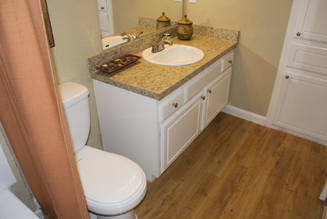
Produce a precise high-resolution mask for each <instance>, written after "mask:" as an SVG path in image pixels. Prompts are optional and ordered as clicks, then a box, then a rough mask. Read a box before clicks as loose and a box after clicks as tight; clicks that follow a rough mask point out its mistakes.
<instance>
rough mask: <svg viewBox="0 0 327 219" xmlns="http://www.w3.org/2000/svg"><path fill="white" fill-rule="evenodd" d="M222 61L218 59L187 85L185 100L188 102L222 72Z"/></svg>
mask: <svg viewBox="0 0 327 219" xmlns="http://www.w3.org/2000/svg"><path fill="white" fill-rule="evenodd" d="M220 66H221V61H220V60H218V61H217V62H215V63H214V64H212V65H211V66H210V67H209V68H207V69H205V70H204V71H203V72H202V73H200V74H199V75H197V76H196V77H195V78H193V79H192V80H191V81H189V82H188V83H187V84H186V85H185V92H184V101H185V102H187V101H188V100H189V99H191V98H192V97H193V96H194V95H195V94H197V93H198V92H199V91H200V90H202V89H203V88H204V87H205V86H206V85H207V84H209V83H210V82H211V81H212V80H214V79H215V78H216V77H218V75H219V74H220Z"/></svg>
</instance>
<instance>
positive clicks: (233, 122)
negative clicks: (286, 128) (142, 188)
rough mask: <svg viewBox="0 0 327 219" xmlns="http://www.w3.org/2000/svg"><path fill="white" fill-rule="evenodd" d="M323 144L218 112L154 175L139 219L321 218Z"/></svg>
mask: <svg viewBox="0 0 327 219" xmlns="http://www.w3.org/2000/svg"><path fill="white" fill-rule="evenodd" d="M326 178H327V147H325V146H322V145H319V144H317V143H314V142H310V141H308V140H305V139H301V138H298V137H295V136H292V135H289V134H286V133H283V132H280V131H277V130H274V129H270V128H267V127H264V126H261V125H258V124H255V123H251V122H249V121H246V120H243V119H240V118H237V117H234V116H231V115H228V114H225V113H220V114H219V115H218V116H217V117H216V118H215V119H214V120H213V121H212V122H211V123H210V124H209V125H208V127H207V128H206V129H205V130H204V131H203V132H202V133H201V134H200V135H199V137H198V138H197V139H195V141H194V142H193V143H192V144H191V145H190V146H189V147H188V148H187V149H186V150H185V151H184V152H183V153H182V155H181V156H180V157H179V158H178V159H176V161H175V162H174V163H173V164H172V165H171V166H170V167H168V169H167V170H166V171H165V172H164V173H163V174H162V175H161V176H160V177H159V178H158V179H156V180H155V181H154V182H152V183H148V191H147V195H146V197H145V199H144V200H143V201H142V202H141V204H140V205H139V206H138V207H137V208H136V214H137V215H138V218H139V219H184V218H185V219H186V218H187V219H211V218H212V219H274V218H276V219H316V218H317V219H318V218H319V219H321V218H322V215H323V210H324V207H325V205H326V202H322V201H321V200H319V195H320V192H321V190H322V187H323V185H324V182H325V180H326Z"/></svg>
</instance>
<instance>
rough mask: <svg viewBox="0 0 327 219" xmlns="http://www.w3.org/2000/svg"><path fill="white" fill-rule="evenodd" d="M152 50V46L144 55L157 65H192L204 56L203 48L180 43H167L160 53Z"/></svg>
mask: <svg viewBox="0 0 327 219" xmlns="http://www.w3.org/2000/svg"><path fill="white" fill-rule="evenodd" d="M151 50H152V48H148V49H146V50H144V51H143V53H142V56H143V58H144V59H145V60H146V61H148V62H151V63H153V64H157V65H167V66H181V65H190V64H194V63H196V62H199V61H201V60H202V59H203V57H204V53H203V52H202V50H201V49H198V48H195V47H193V46H185V45H179V44H173V45H171V46H169V45H165V49H164V50H162V51H160V52H158V53H152V52H151Z"/></svg>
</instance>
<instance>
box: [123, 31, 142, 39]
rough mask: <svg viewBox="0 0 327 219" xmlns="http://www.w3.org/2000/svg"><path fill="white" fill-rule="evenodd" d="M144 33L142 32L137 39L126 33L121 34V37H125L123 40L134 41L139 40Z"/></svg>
mask: <svg viewBox="0 0 327 219" xmlns="http://www.w3.org/2000/svg"><path fill="white" fill-rule="evenodd" d="M142 33H143V31H141V32H140V33H138V34H137V35H136V36H135V37H133V36H132V34H130V33H125V32H124V33H122V34H120V36H122V37H123V40H127V41H133V40H135V39H137V38H139V37H140V35H141V34H142Z"/></svg>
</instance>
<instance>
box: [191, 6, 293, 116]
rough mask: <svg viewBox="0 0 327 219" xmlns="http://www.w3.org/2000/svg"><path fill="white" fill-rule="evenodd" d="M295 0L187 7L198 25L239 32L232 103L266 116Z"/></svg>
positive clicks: (233, 76)
mask: <svg viewBox="0 0 327 219" xmlns="http://www.w3.org/2000/svg"><path fill="white" fill-rule="evenodd" d="M292 2H293V0H274V1H267V0H266V1H262V0H245V1H239V0H201V1H197V3H196V4H189V5H188V12H187V14H188V18H189V19H190V20H192V21H193V22H194V23H197V24H204V25H209V26H215V27H222V28H229V29H237V30H240V39H239V45H238V47H237V48H236V49H235V62H234V65H233V75H232V82H231V90H230V104H231V105H233V106H235V107H238V108H241V109H244V110H247V111H250V112H253V113H256V114H259V115H262V116H266V113H267V110H268V106H269V102H270V98H271V95H272V90H273V86H274V82H275V77H276V75H277V69H278V64H279V60H280V56H281V52H282V47H283V42H284V37H285V34H286V28H287V24H288V19H289V16H290V12H291V8H292Z"/></svg>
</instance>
